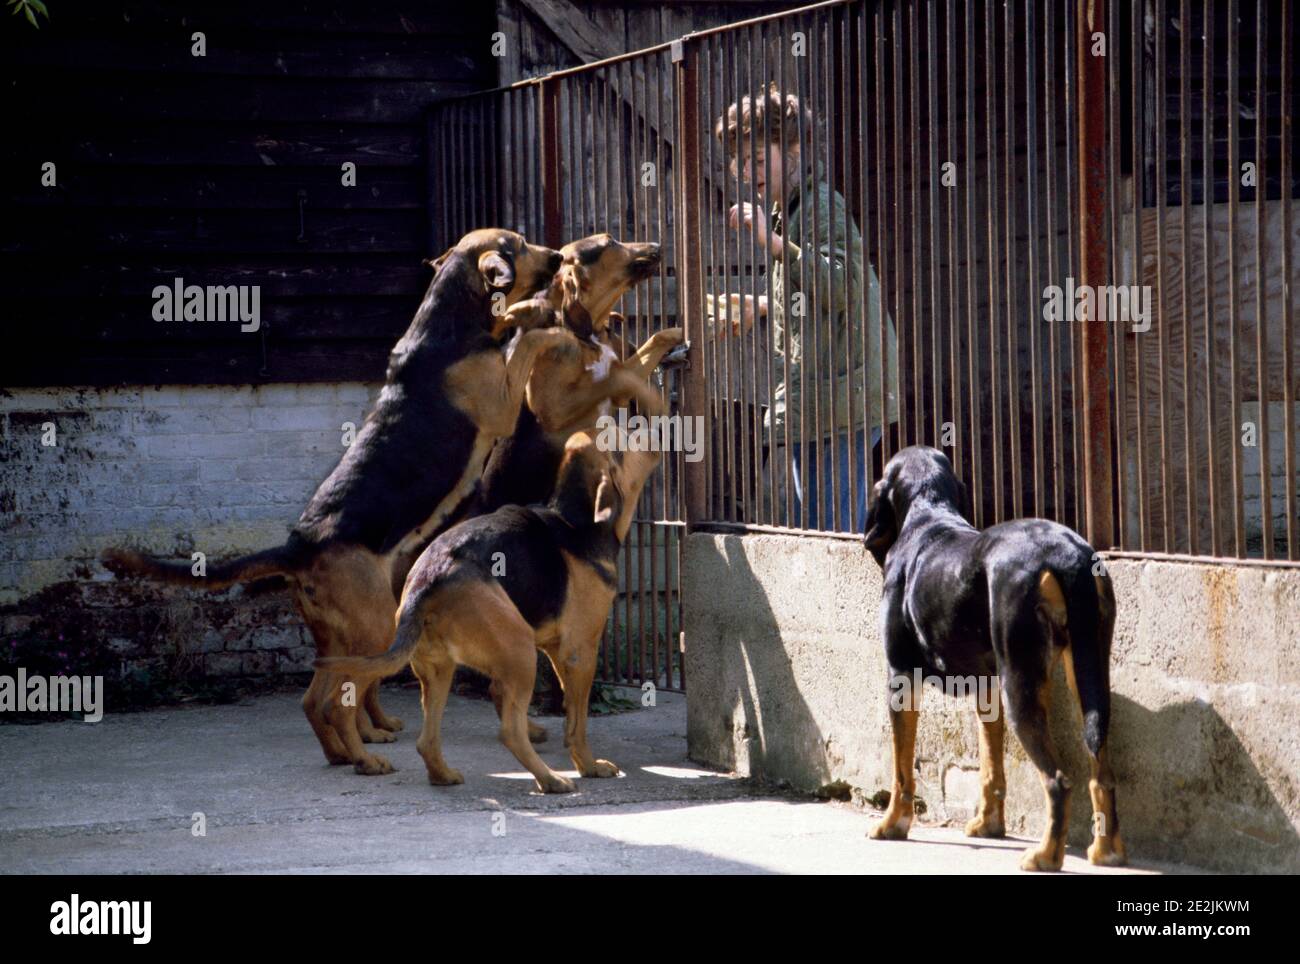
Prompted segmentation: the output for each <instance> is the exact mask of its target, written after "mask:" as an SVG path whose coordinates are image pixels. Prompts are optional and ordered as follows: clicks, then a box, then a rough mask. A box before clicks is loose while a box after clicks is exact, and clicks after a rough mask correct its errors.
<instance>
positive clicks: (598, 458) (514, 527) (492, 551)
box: [317, 400, 659, 793]
mask: <svg viewBox="0 0 1300 964" xmlns="http://www.w3.org/2000/svg"><path fill="white" fill-rule="evenodd" d="M645 407H647V408H649V409H650V410H651V411H654V410H655V406H654V402H653V400H646V403H645ZM658 461H659V455H658V453H656V452H632V451H624V452H622V453H621V454H620V453H615V452H606V451H602V450H601V449H600V448H599V447H598V445H597V444H596V442H595V441H594V439H593V437H592V436H591V435H589V434H587V433H585V432H584V433H577V434H575V435H574V436H573V437H572V438H571V439H569V442H568V444H567V445H566V447H565V452H564V460H563V463H562V465H561V469H560V473H559V479H558V481H557V483H556V489H555V494H554V496H553V497H552V498H551V501H550V503H549V504H548V505H546V506H529V507H521V506H515V505H508V506H505V507H503V508H500V509H498V510H496V511H495V512H492V513H489V514H488V515H483V516H478V517H477V518H474V519H470V520H468V521H466V522H462V523H460V524H458V525H456V526H453V527H452V528H451V529H449V530H447V531H446V532H445V533H443V534H442V535H441V536H439V537H438V538H437V539H435V540H434V541H433V543H432V544H431V545H430V546H429V548H428V549H426V550H425V551H424V553H423V554H422V555H421V556H420V558H419V559H418V560H417V561H416V563H415V565H414V566H413V567H412V568H411V572H410V575H408V576H407V579H406V587H405V589H404V590H403V592H402V603H401V608H400V611H399V613H398V623H397V638H396V640H395V641H394V642H393V645H392V647H391V648H390V649H389V650H388V652H387V653H385V654H382V655H380V656H375V657H369V658H355V657H352V658H348V657H344V658H338V659H322V660H318V661H317V665H319V666H321V667H323V668H324V669H325V670H327V671H328V672H330V673H332V674H336V675H337V674H355V675H353V677H352V678H354V679H355V680H356V681H357V686H358V688H360V687H364V686H368V685H369V681H370V680H373V679H375V678H376V677H380V676H387V675H390V674H392V673H396V672H398V671H399V670H401V669H402V668H403V667H404V666H405V665H406V664H407V663H408V662H409V663H410V664H411V666H412V668H413V669H414V671H415V675H416V676H417V677H418V678H419V680H420V690H421V698H422V702H423V707H424V728H423V730H422V731H421V733H420V738H419V741H418V742H417V744H416V746H417V748H418V749H419V751H420V756H421V757H423V758H424V763H425V767H426V769H427V770H428V774H429V782H430V783H432V784H434V785H435V786H444V785H447V784H453V783H462V782H463V777H462V776H461V774H460V772H459V771H457V770H454V769H452V768H451V767H450V766H448V765H447V762H446V760H444V759H443V756H442V744H441V738H440V726H441V721H442V713H443V709H444V707H445V706H446V703H447V694H448V691H449V689H450V687H451V680H452V674H453V672H454V670H455V668H456V666H457V665H464V666H470V667H473V668H474V669H476V670H478V671H479V672H481V673H484V674H485V675H487V676H489V677H490V678H491V679H492V680H493V681H494V682H495V683H496V684H497V685H498V687H499V689H500V692H501V700H502V705H501V730H500V739H501V742H502V743H504V744H505V745H506V747H508V748H509V749H510V751H511V752H512V753H513V754H514V755H515V757H516V759H518V760H519V762H520V763H521V764H523V765H524V766H525V767H526V768H527V769H528V771H529V772H530V773H532V775H533V776H534V777H535V778H536V781H537V786H538V788H539V789H540V790H541V791H542V792H544V793H567V792H570V791H572V790H573V789H574V784H573V781H572V780H569V779H568V778H567V777H564V776H561V775H560V774H558V773H556V772H555V771H553V770H552V769H551V768H550V767H548V766H547V765H546V764H545V763H544V762H543V761H542V759H541V757H539V756H538V755H537V753H536V751H535V750H534V749H533V747H532V744H531V743H530V742H529V737H528V719H527V712H528V704H529V702H530V700H531V699H532V695H533V682H534V677H535V674H536V672H537V659H536V652H537V649H541V650H542V651H543V652H545V653H546V655H547V656H548V657H549V658H550V660H551V663H552V665H553V666H554V667H555V672H556V675H557V676H558V677H559V679H560V682H561V685H562V686H563V688H564V708H565V737H566V740H565V742H566V744H567V745H568V748H569V754H570V756H571V757H572V759H573V763H574V766H576V767H577V769H578V772H579V773H580V774H581V775H582V776H584V777H613V776H617V775H618V767H617V765H615V764H614V763H611V762H610V761H608V760H598V759H596V758H595V757H594V756H593V755H592V752H591V749H590V747H589V746H588V745H587V704H588V700H589V698H590V693H591V683H592V679H593V678H594V676H595V672H596V657H597V653H598V650H599V646H600V637H601V632H602V630H603V629H604V626H605V621H606V619H607V618H608V616H609V611H610V607H611V606H612V605H613V602H614V595H615V592H616V590H617V586H618V571H617V559H618V553H619V547H620V546H621V544H622V542H623V539H624V538H625V537H626V535H627V530H628V526H629V525H630V524H631V520H632V514H633V512H634V511H635V508H636V502H637V498H638V496H639V495H640V494H641V490H642V489H643V488H644V486H645V483H646V480H647V479H648V478H649V476H650V473H651V472H652V471H653V470H654V467H655V465H656V464H658Z"/></svg>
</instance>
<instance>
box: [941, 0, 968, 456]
mask: <svg viewBox="0 0 1300 964" xmlns="http://www.w3.org/2000/svg"><path fill="white" fill-rule="evenodd" d="M944 36H945V41H946V43H945V56H944V60H945V68H946V73H947V79H948V89H947V98H946V103H945V106H946V107H947V126H948V144H947V147H948V157H947V161H948V163H950V164H953V165H958V163H959V162H958V160H957V2H956V0H948V3H947V7H946V16H945V20H944ZM969 162H970V159H969V158H966V159H964V160H963V161H962V162H960V170H961V172H962V174H963V175H964V174H965V171H966V166H967V164H968V163H969ZM957 194H958V191H957V185H956V184H953V186H952V187H950V188H949V189H948V191H947V195H948V313H947V315H946V317H947V325H946V326H945V327H947V329H948V413H949V416H950V417H951V420H952V424H953V428H954V431H953V436H954V437H953V465H954V466H955V467H956V469H957V476H958V478H961V479H966V478H968V475H969V473H968V472H967V470H966V463H965V459H964V457H963V456H964V454H965V447H964V446H963V445H962V433H961V432H960V431H958V429H959V428H960V426H961V421H962V419H961V402H960V399H961V392H960V390H959V385H960V384H961V378H960V377H959V374H958V373H959V371H960V362H959V356H960V349H959V345H960V344H961V339H960V338H958V337H957V334H958V332H959V331H960V325H961V319H960V315H961V312H960V311H959V310H958V309H959V305H960V303H961V297H960V294H959V288H958V286H957V258H958V249H959V246H960V243H961V240H960V239H961V236H960V235H959V234H958V231H957ZM967 350H968V351H969V350H971V349H970V346H969V345H968V346H967ZM967 386H968V387H967V391H968V392H973V391H974V390H975V383H974V382H968V383H967Z"/></svg>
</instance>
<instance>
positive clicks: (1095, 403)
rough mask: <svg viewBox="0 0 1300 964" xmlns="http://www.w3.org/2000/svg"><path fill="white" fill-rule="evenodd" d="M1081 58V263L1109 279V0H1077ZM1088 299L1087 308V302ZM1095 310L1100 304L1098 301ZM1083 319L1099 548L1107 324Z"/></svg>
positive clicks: (1088, 279)
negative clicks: (1097, 43)
mask: <svg viewBox="0 0 1300 964" xmlns="http://www.w3.org/2000/svg"><path fill="white" fill-rule="evenodd" d="M1076 10H1077V27H1076V36H1075V63H1076V72H1077V81H1078V124H1079V132H1078V151H1079V156H1078V161H1077V163H1078V166H1079V172H1080V178H1079V199H1078V204H1079V265H1080V269H1081V270H1080V275H1081V277H1082V283H1083V284H1085V285H1092V286H1095V287H1094V290H1096V287H1100V286H1101V285H1104V284H1105V283H1106V261H1107V251H1106V123H1105V112H1104V110H1102V105H1103V104H1104V103H1105V97H1106V64H1105V62H1104V60H1103V59H1102V58H1100V57H1093V56H1092V55H1091V53H1090V51H1089V47H1090V46H1091V43H1092V41H1091V35H1092V33H1093V32H1094V31H1098V30H1100V29H1102V25H1103V24H1104V23H1105V22H1106V21H1105V15H1106V0H1077V7H1076ZM1086 307H1087V306H1086V304H1085V308H1086ZM1094 311H1095V306H1094ZM1084 314H1085V317H1084V319H1083V322H1084V324H1083V329H1084V330H1083V341H1084V352H1085V358H1084V364H1083V394H1084V419H1085V427H1084V438H1085V439H1087V441H1088V443H1089V444H1088V452H1087V456H1086V460H1085V462H1084V481H1085V485H1086V496H1085V500H1084V505H1085V513H1086V518H1087V538H1088V541H1089V542H1091V543H1092V545H1093V547H1094V548H1095V549H1099V550H1100V549H1108V548H1110V547H1111V545H1113V542H1114V538H1113V521H1112V507H1113V502H1112V497H1113V489H1112V476H1111V436H1110V411H1109V409H1110V393H1109V391H1108V386H1107V383H1106V367H1107V366H1106V354H1107V352H1106V349H1107V330H1106V326H1105V325H1103V324H1099V323H1098V322H1097V319H1096V318H1093V317H1089V316H1088V315H1089V314H1090V313H1089V312H1087V311H1086V310H1085V313H1084Z"/></svg>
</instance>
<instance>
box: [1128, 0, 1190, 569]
mask: <svg viewBox="0 0 1300 964" xmlns="http://www.w3.org/2000/svg"><path fill="white" fill-rule="evenodd" d="M1165 2H1166V0H1156V29H1155V47H1156V49H1155V81H1156V102H1155V111H1154V117H1155V191H1156V304H1155V312H1154V313H1153V314H1152V315H1151V316H1150V317H1149V318H1148V321H1149V322H1150V323H1151V324H1154V325H1156V326H1158V329H1159V330H1158V331H1157V333H1156V336H1157V338H1158V349H1159V363H1158V366H1157V374H1156V380H1157V382H1158V383H1159V391H1160V487H1161V490H1162V495H1161V498H1160V504H1161V507H1162V512H1161V525H1160V532H1161V539H1160V547H1161V549H1162V550H1163V551H1164V552H1172V551H1174V544H1175V541H1176V534H1175V532H1174V473H1173V459H1174V453H1173V451H1172V448H1171V439H1170V435H1171V434H1172V426H1171V423H1170V408H1169V352H1170V347H1169V321H1168V319H1167V318H1166V317H1165V197H1166V194H1167V193H1168V181H1169V153H1168V147H1167V145H1166V143H1165V134H1166V131H1165V128H1166V124H1167V122H1168V117H1169V105H1168V102H1167V100H1166V90H1165V81H1166V76H1165V72H1166V70H1167V69H1168V68H1167V66H1166V59H1165V54H1166V52H1167V51H1166V49H1165V48H1166V46H1167V41H1168V36H1169V35H1168V29H1169V28H1168V24H1169V14H1168V11H1167V10H1166V7H1165ZM1184 29H1186V28H1184ZM1184 254H1186V252H1184ZM1143 280H1144V278H1143V274H1142V262H1140V261H1139V262H1138V283H1139V284H1141V283H1142V281H1143Z"/></svg>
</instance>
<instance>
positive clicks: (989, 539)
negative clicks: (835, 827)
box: [863, 446, 1126, 870]
mask: <svg viewBox="0 0 1300 964" xmlns="http://www.w3.org/2000/svg"><path fill="white" fill-rule="evenodd" d="M966 504H967V500H966V490H965V486H964V485H963V484H962V483H961V481H960V480H959V479H958V478H957V476H956V474H955V473H954V472H953V469H952V465H951V463H950V462H949V461H948V457H947V456H946V455H944V454H943V453H942V452H940V451H939V450H938V449H933V448H927V447H924V446H912V447H910V448H906V449H903V450H902V451H901V452H899V453H898V454H897V455H895V456H894V457H893V458H892V459H890V461H889V464H888V465H886V466H885V469H884V472H883V473H882V475H881V479H880V481H879V482H877V483H876V487H875V492H874V493H873V500H872V504H871V507H870V510H869V511H868V514H867V520H866V521H867V531H866V535H865V536H864V539H863V541H864V545H865V546H866V548H867V549H868V551H870V552H871V554H872V556H873V557H874V558H875V560H876V562H877V563H879V564H880V566H881V568H882V570H883V571H884V582H885V585H884V598H883V600H882V604H881V629H882V635H883V637H884V643H885V655H886V659H887V660H888V663H889V670H890V690H891V693H890V699H889V719H890V727H891V729H892V731H893V743H894V781H893V782H894V785H893V792H892V793H891V795H890V799H889V807H888V809H887V811H886V813H885V816H884V819H883V820H881V821H880V823H878V824H877V825H876V826H875V827H873V828H872V830H871V832H870V836H871V837H873V838H875V839H882V840H902V839H904V838H906V837H907V833H908V830H909V829H910V827H911V823H912V817H913V815H914V813H913V801H914V796H915V792H916V777H915V763H914V757H915V749H916V725H917V718H918V715H919V710H918V706H917V701H919V699H920V694H919V693H910V692H909V688H910V681H911V677H912V674H913V672H914V671H915V670H918V669H919V670H921V671H922V672H923V673H924V674H925V675H933V676H940V677H942V676H949V677H953V676H960V677H996V678H997V680H998V681H999V684H1000V689H1001V692H1002V695H1003V696H1004V697H1005V700H1004V701H1000V702H999V704H998V706H997V707H996V709H997V710H998V711H999V712H997V713H995V715H994V719H993V720H991V721H988V722H985V721H981V726H980V787H981V798H980V805H979V811H978V813H977V815H976V816H975V818H974V819H973V820H971V821H970V822H969V823H968V824H967V825H966V833H967V835H968V836H972V837H1001V836H1003V834H1004V833H1005V824H1004V813H1003V801H1004V798H1005V795H1006V776H1005V773H1004V771H1003V765H1002V760H1003V738H1004V735H1005V725H1004V723H1003V720H1002V715H1001V709H1002V707H1003V706H1005V709H1006V712H1007V714H1008V716H1009V717H1010V720H1011V726H1012V729H1013V730H1014V731H1015V733H1016V736H1017V737H1018V738H1019V739H1020V742H1021V745H1022V746H1023V747H1024V749H1025V753H1026V754H1027V755H1028V757H1029V759H1030V761H1031V762H1032V763H1033V765H1034V767H1035V768H1036V769H1037V770H1038V773H1039V777H1040V779H1041V780H1042V783H1043V791H1044V795H1045V796H1046V799H1047V827H1046V829H1045V831H1044V834H1043V840H1042V842H1041V843H1040V844H1039V845H1038V846H1037V847H1036V848H1033V849H1031V850H1029V851H1027V852H1026V853H1025V855H1024V858H1023V859H1022V860H1021V862H1020V866H1021V869H1022V870H1060V869H1061V864H1062V862H1063V861H1064V859H1065V838H1066V834H1067V832H1068V829H1069V803H1070V780H1069V778H1068V777H1066V775H1065V774H1064V773H1063V772H1062V771H1061V769H1060V766H1059V763H1058V761H1057V755H1056V748H1055V746H1054V745H1053V742H1052V735H1051V732H1050V731H1049V728H1048V718H1049V709H1050V695H1051V682H1052V672H1053V670H1054V669H1055V666H1056V662H1057V660H1059V659H1061V658H1063V657H1064V660H1065V671H1066V679H1067V681H1068V682H1069V685H1070V690H1071V692H1073V693H1074V695H1075V698H1076V699H1077V700H1078V702H1079V705H1080V708H1081V709H1082V711H1083V738H1084V744H1085V746H1086V748H1087V751H1088V762H1089V769H1090V771H1091V772H1090V779H1089V781H1088V790H1089V794H1090V796H1091V799H1092V809H1093V842H1092V845H1091V846H1090V847H1089V848H1088V859H1089V861H1091V862H1092V863H1094V864H1102V865H1107V866H1118V865H1121V864H1123V863H1124V862H1125V860H1126V854H1125V849H1124V843H1123V841H1122V840H1121V838H1120V833H1119V816H1118V813H1117V811H1116V806H1115V777H1114V774H1113V772H1112V770H1111V766H1110V760H1109V757H1108V755H1107V752H1106V738H1107V735H1108V730H1109V726H1110V647H1111V636H1112V633H1113V631H1114V627H1115V595H1114V592H1113V591H1112V589H1111V584H1110V577H1109V576H1107V575H1106V574H1105V573H1104V572H1103V571H1098V572H1096V573H1095V572H1094V564H1095V563H1094V560H1095V558H1096V554H1095V553H1094V551H1093V549H1092V547H1091V546H1090V545H1088V543H1086V542H1085V541H1084V540H1083V539H1082V538H1080V537H1079V535H1078V534H1077V533H1075V532H1073V531H1072V530H1070V529H1067V528H1066V527H1065V526H1062V525H1058V524H1056V523H1054V522H1049V521H1047V520H1044V519H1021V520H1017V521H1014V522H1006V523H1002V524H1001V525H996V526H992V527H990V528H988V529H986V530H984V531H983V532H980V531H979V530H977V529H975V528H974V527H973V526H972V525H971V524H970V523H969V522H967V521H966V518H965V516H964V514H963V511H962V509H963V507H964V506H965V505H966Z"/></svg>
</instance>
